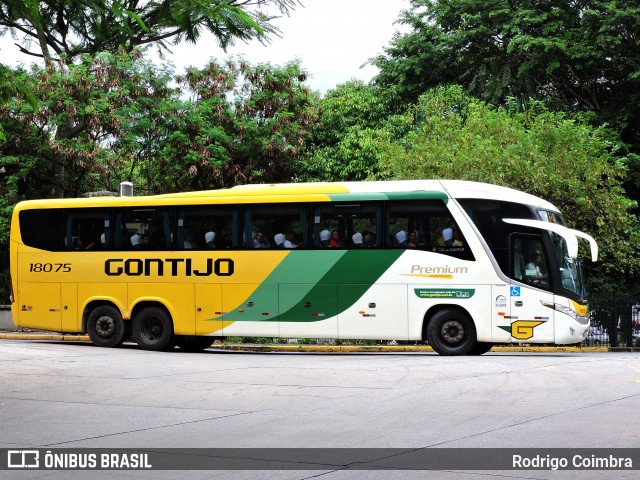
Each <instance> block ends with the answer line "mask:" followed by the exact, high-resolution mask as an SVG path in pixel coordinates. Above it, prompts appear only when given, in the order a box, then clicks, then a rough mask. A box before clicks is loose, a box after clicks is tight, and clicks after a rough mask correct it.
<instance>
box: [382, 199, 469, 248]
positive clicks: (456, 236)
mask: <svg viewBox="0 0 640 480" xmlns="http://www.w3.org/2000/svg"><path fill="white" fill-rule="evenodd" d="M385 241H386V242H387V246H388V247H391V248H415V249H420V250H430V251H433V252H437V253H441V254H443V255H449V256H452V257H457V258H461V259H463V260H473V259H474V257H473V254H472V252H471V249H470V248H469V247H468V245H467V241H466V240H465V238H464V236H463V235H462V232H461V231H460V229H459V228H458V225H457V224H456V222H455V221H454V220H453V218H452V217H451V213H450V212H449V210H448V209H447V207H446V206H445V205H444V203H442V202H441V201H439V200H423V201H420V202H392V203H390V204H389V208H388V209H387V238H386V239H385Z"/></svg>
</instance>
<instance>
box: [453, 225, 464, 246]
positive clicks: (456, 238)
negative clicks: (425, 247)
mask: <svg viewBox="0 0 640 480" xmlns="http://www.w3.org/2000/svg"><path fill="white" fill-rule="evenodd" d="M451 245H452V246H454V247H464V242H463V241H462V234H461V233H460V230H458V229H457V228H454V229H453V242H451Z"/></svg>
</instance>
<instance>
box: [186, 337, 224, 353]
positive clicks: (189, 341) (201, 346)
mask: <svg viewBox="0 0 640 480" xmlns="http://www.w3.org/2000/svg"><path fill="white" fill-rule="evenodd" d="M215 340H216V337H182V338H179V339H178V348H179V349H180V350H183V351H185V352H201V351H202V350H206V349H207V348H209V347H210V346H211V345H213V342H215Z"/></svg>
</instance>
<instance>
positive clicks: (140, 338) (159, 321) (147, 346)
mask: <svg viewBox="0 0 640 480" xmlns="http://www.w3.org/2000/svg"><path fill="white" fill-rule="evenodd" d="M133 338H134V339H135V341H136V343H137V344H138V346H139V347H140V348H142V349H144V350H156V351H158V350H165V349H167V348H169V347H170V346H172V345H173V341H174V336H173V322H172V321H171V317H170V316H169V314H168V313H167V312H166V311H164V310H163V309H161V308H158V307H147V308H143V309H142V310H140V312H138V314H137V315H136V316H135V318H134V319H133Z"/></svg>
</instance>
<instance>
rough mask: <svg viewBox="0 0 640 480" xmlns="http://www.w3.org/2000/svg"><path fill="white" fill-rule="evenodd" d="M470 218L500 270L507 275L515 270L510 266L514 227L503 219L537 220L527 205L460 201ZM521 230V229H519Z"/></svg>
mask: <svg viewBox="0 0 640 480" xmlns="http://www.w3.org/2000/svg"><path fill="white" fill-rule="evenodd" d="M458 202H459V203H460V205H462V207H463V208H464V210H465V212H467V215H469V218H471V220H472V221H473V223H474V224H475V226H476V227H477V228H478V230H479V231H480V234H481V235H482V237H483V238H484V240H485V242H486V243H487V246H488V247H489V248H490V249H491V253H493V256H494V257H495V259H496V261H497V262H498V265H499V266H500V270H502V271H503V272H504V273H505V274H507V272H509V271H513V270H510V268H513V266H512V265H510V261H511V259H510V256H509V235H510V234H511V233H513V232H514V226H513V225H511V224H508V223H505V222H503V221H502V219H503V218H531V219H534V218H536V217H535V215H534V214H533V212H532V211H531V209H530V208H529V207H527V206H526V205H521V204H519V203H511V202H503V201H498V200H483V199H460V200H458ZM517 228H520V227H517Z"/></svg>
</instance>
